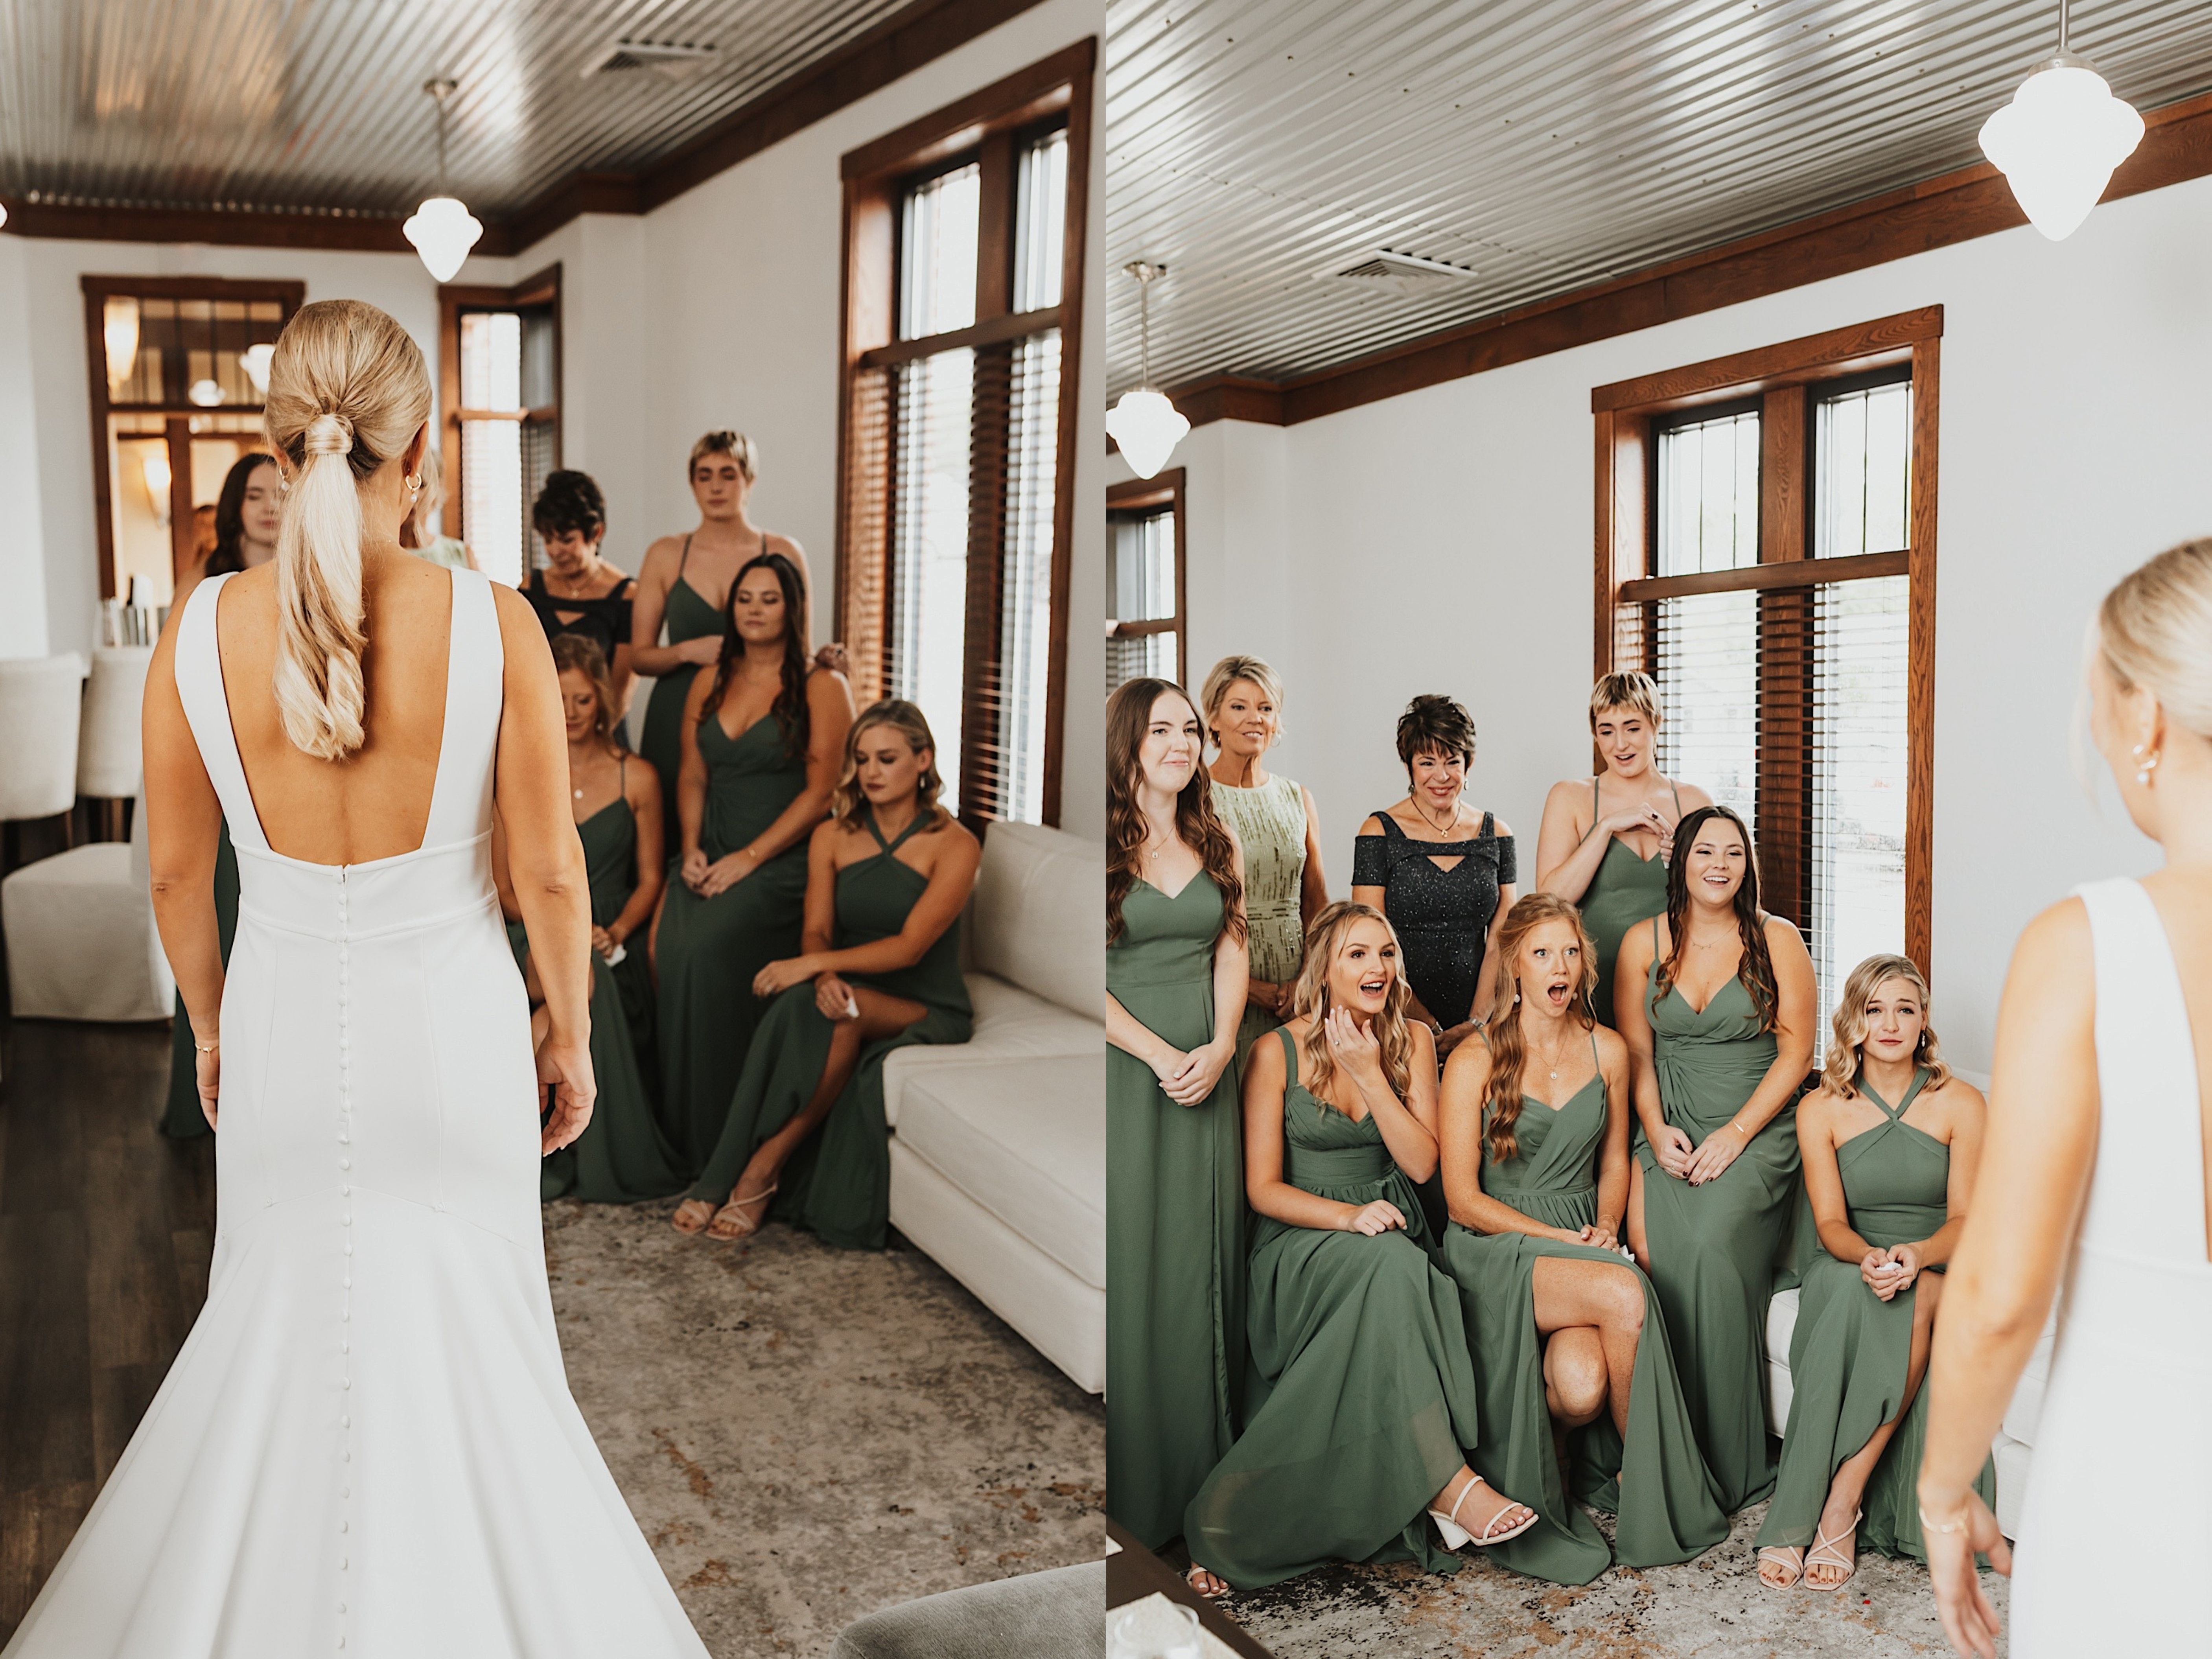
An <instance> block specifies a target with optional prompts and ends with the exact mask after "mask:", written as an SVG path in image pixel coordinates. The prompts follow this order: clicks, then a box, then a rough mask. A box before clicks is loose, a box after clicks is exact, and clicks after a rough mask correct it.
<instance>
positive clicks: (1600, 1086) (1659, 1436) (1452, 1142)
mask: <svg viewBox="0 0 2212 1659" xmlns="http://www.w3.org/2000/svg"><path fill="white" fill-rule="evenodd" d="M1596 978H1597V966H1596V963H1595V962H1594V961H1593V960H1592V953H1591V951H1590V948H1589V934H1588V933H1585V932H1584V931H1583V925H1582V919H1581V918H1580V917H1579V916H1578V915H1576V913H1575V908H1574V906H1573V905H1571V904H1569V903H1568V902H1566V901H1565V899H1562V898H1559V897H1557V896H1554V895H1553V894H1550V893H1532V894H1530V895H1529V896H1528V897H1527V898H1524V899H1522V900H1521V901H1519V902H1517V903H1516V904H1515V905H1514V907H1513V908H1512V909H1511V910H1510V912H1508V913H1507V915H1506V918H1505V925H1504V927H1503V928H1501V929H1500V930H1499V933H1498V989H1497V994H1496V998H1495V1000H1494V1001H1493V1003H1492V1006H1494V1007H1497V1008H1498V1009H1501V1010H1504V1011H1506V1012H1502V1013H1500V1014H1498V1016H1496V1017H1495V1018H1492V1020H1491V1022H1490V1024H1489V1025H1488V1026H1487V1027H1486V1030H1484V1031H1482V1032H1481V1033H1479V1034H1478V1035H1477V1037H1476V1040H1475V1041H1474V1042H1464V1043H1462V1044H1461V1045H1460V1046H1459V1048H1457V1049H1455V1051H1454V1052H1453V1054H1452V1057H1451V1060H1450V1061H1449V1063H1448V1064H1447V1065H1446V1066H1445V1067H1444V1077H1443V1124H1442V1127H1441V1131H1440V1138H1441V1145H1442V1152H1443V1172H1444V1195H1445V1197H1446V1199H1447V1200H1449V1203H1450V1206H1451V1215H1452V1223H1451V1225H1450V1226H1449V1227H1448V1228H1447V1229H1446V1230H1445V1232H1444V1238H1443V1263H1444V1267H1445V1268H1446V1270H1447V1271H1449V1273H1450V1274H1451V1276H1452V1277H1453V1279H1455V1280H1457V1281H1458V1285H1459V1297H1460V1307H1461V1310H1462V1315H1463V1316H1464V1319H1465V1322H1466V1325H1467V1335H1468V1342H1469V1344H1470V1345H1471V1346H1472V1348H1473V1351H1474V1370H1475V1376H1476V1378H1477V1379H1478V1383H1479V1385H1480V1402H1481V1411H1482V1420H1483V1423H1484V1425H1485V1427H1486V1433H1485V1435H1484V1437H1483V1441H1482V1443H1481V1445H1480V1447H1478V1448H1477V1449H1476V1450H1475V1453H1474V1467H1475V1468H1477V1469H1478V1470H1480V1472H1481V1473H1482V1474H1483V1476H1484V1477H1485V1478H1486V1479H1487V1480H1490V1481H1491V1483H1492V1485H1494V1486H1500V1487H1502V1488H1504V1489H1505V1490H1507V1491H1510V1492H1526V1493H1527V1494H1528V1501H1529V1502H1530V1503H1531V1504H1534V1507H1535V1509H1536V1510H1537V1512H1538V1514H1540V1515H1541V1516H1542V1524H1541V1525H1540V1526H1537V1527H1535V1528H1532V1529H1531V1530H1530V1531H1529V1533H1528V1535H1527V1536H1526V1537H1523V1538H1520V1539H1516V1541H1513V1542H1512V1543H1510V1544H1508V1545H1506V1546H1505V1547H1503V1548H1502V1549H1500V1550H1499V1551H1498V1559H1499V1560H1500V1561H1502V1562H1504V1564H1505V1565H1507V1566H1509V1567H1511V1568H1512V1569H1514V1571H1516V1572H1525V1573H1528V1574H1529V1575H1530V1576H1531V1577H1537V1578H1548V1579H1550V1580H1551V1581H1552V1582H1553V1583H1558V1584H1587V1583H1589V1582H1590V1581H1591V1580H1592V1579H1594V1578H1595V1577H1597V1576H1598V1575H1599V1574H1600V1573H1601V1572H1603V1571H1605V1570H1606V1569H1607V1567H1608V1566H1610V1565H1613V1559H1614V1557H1615V1556H1616V1555H1618V1557H1619V1559H1620V1561H1621V1563H1622V1564H1623V1565H1626V1566H1632V1567H1652V1566H1660V1565H1665V1564H1667V1563H1669V1562H1675V1561H1686V1560H1688V1559H1691V1558H1692V1556H1695V1555H1698V1554H1699V1553H1703V1552H1704V1551H1705V1550H1707V1549H1709V1548H1711V1547H1712V1546H1713V1545H1715V1544H1717V1543H1718V1542H1720V1541H1721V1540H1722V1539H1723V1538H1725V1537H1727V1536H1728V1531H1729V1523H1728V1516H1727V1515H1726V1513H1725V1512H1724V1511H1723V1510H1722V1508H1721V1504H1720V1493H1719V1491H1718V1489H1717V1487H1716V1486H1715V1485H1714V1483H1713V1479H1712V1476H1711V1474H1707V1473H1706V1470H1705V1460H1704V1458H1703V1457H1701V1456H1700V1455H1699V1451H1698V1443H1697V1435H1696V1431H1695V1429H1694V1427H1693V1425H1692V1423H1691V1421H1690V1415H1689V1412H1688V1409H1687V1408H1686V1407H1685V1406H1684V1405H1683V1403H1682V1390H1681V1383H1680V1381H1679V1379H1678V1378H1677V1376H1676V1374H1675V1370H1674V1354H1673V1352H1672V1351H1671V1350H1670V1349H1669V1347H1668V1341H1667V1319H1666V1315H1665V1313H1664V1312H1663V1311H1662V1309H1661V1307H1660V1305H1659V1299H1658V1296H1657V1294H1656V1291H1653V1289H1652V1287H1651V1282H1650V1280H1649V1279H1646V1278H1645V1277H1644V1274H1643V1273H1640V1272H1639V1271H1638V1269H1637V1268H1636V1267H1633V1266H1632V1265H1631V1264H1630V1263H1629V1262H1628V1261H1626V1259H1625V1258H1624V1257H1623V1256H1622V1255H1621V1253H1620V1229H1621V1225H1622V1218H1623V1217H1624V1215H1625V1214H1626V1211H1627V1208H1628V1182H1629V1176H1628V1170H1629V1158H1628V1125H1629V1117H1630V1113H1629V1108H1628V1097H1629V1064H1628V1046H1627V1044H1626V1043H1625V1042H1622V1041H1621V1039H1620V1037H1619V1036H1616V1035H1615V1034H1614V1033H1613V1032H1612V1031H1610V1030H1606V1029H1605V1028H1603V1027H1601V1026H1600V1025H1599V1024H1597V1022H1596V1020H1595V1018H1593V1016H1592V1014H1591V1012H1590V1007H1589V995H1590V989H1591V987H1592V985H1593V984H1594V983H1595V981H1596ZM1584 1065H1588V1066H1589V1068H1590V1069H1589V1073H1588V1076H1587V1078H1586V1079H1585V1080H1583V1082H1581V1083H1579V1084H1578V1083H1577V1082H1576V1081H1575V1079H1577V1077H1582V1076H1583V1069H1582V1068H1583V1066H1584ZM1539 1090H1541V1091H1542V1093H1541V1095H1540V1094H1538V1093H1537V1092H1536V1091H1539ZM1570 1449H1571V1452H1572V1457H1571V1460H1570V1458H1569V1457H1568V1456H1566V1455H1564V1454H1566V1453H1567V1452H1568V1451H1569V1450H1570ZM1578 1497H1579V1498H1583V1500H1584V1501H1586V1502H1589V1503H1591V1504H1595V1506H1596V1507H1598V1508H1600V1509H1604V1510H1611V1511H1613V1513H1615V1514H1616V1515H1618V1516H1619V1517H1620V1520H1619V1524H1618V1526H1617V1527H1616V1528H1615V1529H1614V1540H1613V1547H1611V1548H1608V1547H1607V1544H1606V1541H1605V1537H1604V1534H1601V1533H1600V1532H1599V1531H1598V1529H1597V1527H1596V1524H1595V1522H1592V1521H1591V1519H1590V1517H1589V1516H1588V1515H1587V1514H1586V1513H1584V1512H1583V1510H1582V1509H1581V1508H1580V1507H1579V1506H1578V1505H1577V1504H1576V1503H1575V1502H1574V1499H1575V1498H1578Z"/></svg>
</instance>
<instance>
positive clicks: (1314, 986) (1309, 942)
mask: <svg viewBox="0 0 2212 1659" xmlns="http://www.w3.org/2000/svg"><path fill="white" fill-rule="evenodd" d="M1355 921H1379V922H1381V923H1382V924H1383V932H1384V933H1388V934H1389V938H1390V945H1391V948H1392V949H1393V950H1398V951H1400V955H1399V959H1398V963H1397V967H1396V970H1395V972H1394V973H1393V974H1392V975H1391V976H1390V988H1389V990H1388V991H1387V992H1385V993H1384V994H1383V1011H1382V1012H1380V1013H1378V1014H1376V1016H1375V1021H1374V1030H1375V1041H1376V1043H1377V1045H1379V1046H1380V1047H1381V1048H1382V1050H1383V1077H1384V1079H1387V1080H1388V1081H1389V1085H1390V1089H1391V1092H1393V1093H1394V1094H1396V1095H1397V1096H1399V1097H1401V1098H1403V1097H1404V1095H1405V1092H1406V1085H1407V1083H1409V1082H1410V1081H1411V1080H1412V1079H1413V1032H1412V1030H1410V1029H1409V1027H1408V1025H1407V1019H1406V1008H1407V1004H1408V1003H1410V1002H1411V1001H1412V1000H1413V993H1412V992H1411V991H1410V990H1408V989H1407V986H1406V963H1405V957H1404V952H1403V951H1402V949H1401V947H1400V946H1399V944H1398V930H1397V929H1396V928H1395V927H1391V925H1390V919H1389V917H1388V916H1386V915H1383V913H1382V912H1381V911H1380V910H1377V909H1376V908H1375V907H1374V906H1373V905H1371V904H1358V903H1355V902H1352V900H1350V899H1339V900H1338V901H1337V902H1335V903H1334V904H1332V905H1330V906H1329V907H1328V908H1327V909H1326V910H1323V911H1322V913H1321V914H1320V915H1317V916H1316V917H1315V918H1314V919H1313V926H1312V927H1309V928H1307V929H1306V939H1305V958H1304V961H1303V962H1302V963H1300V964H1299V966H1298V978H1297V984H1296V985H1295V986H1293V987H1291V1015H1292V1017H1293V1018H1302V1019H1309V1020H1311V1021H1312V1022H1313V1023H1312V1024H1311V1025H1310V1026H1309V1027H1308V1029H1307V1030H1306V1034H1305V1036H1304V1037H1303V1038H1302V1039H1301V1040H1300V1041H1299V1043H1298V1080H1299V1081H1300V1082H1301V1083H1303V1084H1304V1085H1305V1088H1306V1092H1307V1093H1309V1094H1310V1095H1312V1096H1313V1097H1315V1098H1316V1100H1318V1099H1320V1098H1321V1097H1322V1091H1323V1090H1325V1089H1327V1088H1328V1085H1329V1083H1330V1081H1331V1079H1334V1077H1335V1076H1336V1060H1335V1059H1334V1057H1333V1056H1332V1055H1331V1054H1329V1051H1328V1030H1327V1025H1328V1013H1329V1009H1330V1008H1331V1007H1332V1006H1334V1004H1333V1002H1332V1000H1331V999H1330V996H1329V991H1328V969H1329V964H1330V963H1333V962H1334V961H1335V960H1336V951H1337V947H1338V945H1340V944H1342V943H1343V940H1344V936H1345V934H1346V933H1348V932H1350V931H1351V928H1352V923H1353V922H1355Z"/></svg>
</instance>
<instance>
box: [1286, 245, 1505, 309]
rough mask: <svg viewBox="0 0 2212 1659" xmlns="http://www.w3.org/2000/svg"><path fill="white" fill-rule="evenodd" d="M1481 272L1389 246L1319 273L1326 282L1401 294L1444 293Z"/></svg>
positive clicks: (1370, 290)
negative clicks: (1421, 256)
mask: <svg viewBox="0 0 2212 1659" xmlns="http://www.w3.org/2000/svg"><path fill="white" fill-rule="evenodd" d="M1479 274H1480V273H1479V272H1476V271H1473V270H1468V268H1467V267H1466V266H1465V265H1454V264H1445V263H1444V261H1443V260H1442V259H1424V258H1420V257H1419V255H1417V254H1412V253H1394V252H1391V251H1390V250H1389V248H1387V247H1378V248H1373V249H1370V250H1369V251H1368V252H1365V253H1363V254H1361V255H1360V256H1359V257H1358V258H1357V259H1354V260H1353V261H1352V263H1351V264H1348V265H1343V266H1339V267H1334V268H1332V269H1330V270H1324V271H1322V272H1320V273H1319V275H1320V276H1321V277H1322V279H1323V280H1324V281H1327V282H1340V283H1355V284H1357V285H1358V286H1359V287H1360V288H1363V289H1366V290H1367V291H1368V292H1370V293H1373V294H1390V295H1398V296H1400V297H1414V296H1425V295H1431V294H1442V293H1444V292H1446V291H1447V290H1448V289H1450V288H1452V287H1453V286H1454V285H1455V283H1463V282H1465V281H1467V280H1468V278H1469V277H1471V276H1477V275H1479Z"/></svg>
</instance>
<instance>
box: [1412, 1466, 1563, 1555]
mask: <svg viewBox="0 0 2212 1659" xmlns="http://www.w3.org/2000/svg"><path fill="white" fill-rule="evenodd" d="M1477 1486H1490V1483H1489V1482H1488V1481H1486V1480H1484V1479H1483V1478H1482V1477H1481V1476H1480V1475H1479V1474H1478V1475H1476V1476H1475V1477H1474V1480H1470V1481H1468V1483H1467V1485H1465V1486H1462V1487H1461V1488H1460V1489H1459V1496H1458V1497H1457V1498H1454V1499H1453V1500H1452V1506H1451V1512H1450V1513H1449V1515H1447V1514H1446V1513H1444V1511H1443V1510H1430V1511H1429V1519H1430V1520H1431V1521H1433V1522H1436V1523H1437V1532H1438V1533H1439V1534H1442V1535H1443V1541H1444V1547H1445V1548H1446V1549H1448V1550H1463V1549H1465V1548H1466V1547H1468V1545H1469V1544H1473V1545H1474V1547H1476V1548H1477V1549H1487V1548H1488V1547H1490V1546H1491V1545H1492V1544H1503V1543H1504V1542H1505V1541H1507V1540H1508V1539H1512V1538H1518V1537H1519V1536H1520V1535H1521V1534H1522V1533H1524V1532H1526V1531H1528V1528H1531V1527H1533V1526H1534V1525H1535V1524H1536V1523H1537V1522H1539V1521H1541V1520H1542V1519H1543V1518H1544V1517H1543V1516H1541V1515H1539V1514H1537V1513H1536V1511H1535V1510H1529V1509H1528V1505H1527V1504H1523V1503H1521V1502H1519V1501H1518V1500H1516V1499H1515V1498H1505V1507H1504V1509H1502V1510H1498V1513H1497V1514H1495V1515H1493V1516H1491V1517H1490V1524H1489V1525H1488V1526H1486V1527H1485V1528H1483V1529H1482V1531H1481V1532H1480V1533H1479V1534H1477V1533H1471V1532H1469V1531H1468V1529H1467V1528H1465V1527H1462V1525H1460V1523H1459V1506H1460V1505H1461V1504H1464V1503H1466V1502H1467V1495H1468V1493H1469V1492H1473V1491H1474V1489H1475V1488H1476V1487H1477ZM1491 1490H1492V1492H1497V1491H1498V1489H1497V1488H1496V1487H1495V1486H1491ZM1498 1496H1499V1497H1500V1498H1504V1497H1505V1494H1504V1492H1498ZM1514 1510H1528V1516H1527V1517H1526V1518H1525V1519H1523V1520H1522V1521H1520V1522H1516V1523H1515V1524H1514V1525H1512V1526H1510V1527H1507V1528H1505V1530H1504V1531H1503V1532H1500V1531H1499V1530H1498V1528H1500V1527H1501V1526H1504V1522H1505V1517H1506V1516H1509V1515H1510V1514H1512V1513H1513V1511H1514Z"/></svg>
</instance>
